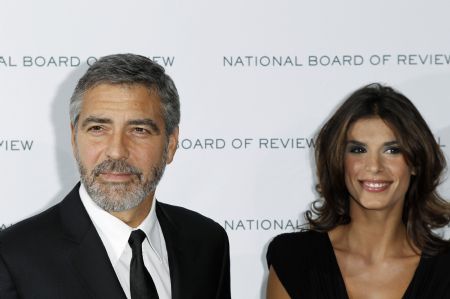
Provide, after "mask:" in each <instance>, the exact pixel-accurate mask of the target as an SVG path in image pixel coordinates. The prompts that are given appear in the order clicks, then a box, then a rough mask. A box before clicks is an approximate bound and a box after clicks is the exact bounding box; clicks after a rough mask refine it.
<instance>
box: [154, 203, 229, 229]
mask: <svg viewBox="0 0 450 299" xmlns="http://www.w3.org/2000/svg"><path fill="white" fill-rule="evenodd" d="M156 214H157V216H158V219H159V221H160V222H161V221H162V220H163V219H164V220H163V221H168V222H169V223H171V224H172V225H174V226H176V227H177V228H180V229H183V230H189V231H191V232H192V233H197V232H198V233H199V234H202V235H203V236H204V235H205V234H207V233H221V234H225V230H224V229H223V227H222V226H221V225H220V224H218V223H217V222H215V221H214V220H212V219H211V218H208V217H206V216H204V215H202V214H200V213H198V212H195V211H192V210H189V209H186V208H184V207H180V206H175V205H171V204H167V203H162V202H160V201H158V202H157V205H156Z"/></svg>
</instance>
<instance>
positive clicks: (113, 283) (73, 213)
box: [60, 184, 126, 299]
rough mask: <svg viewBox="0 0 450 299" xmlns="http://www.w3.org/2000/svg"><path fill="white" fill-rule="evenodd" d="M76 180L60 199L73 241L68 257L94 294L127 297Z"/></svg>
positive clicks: (118, 298) (64, 221) (124, 298)
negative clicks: (69, 190)
mask: <svg viewBox="0 0 450 299" xmlns="http://www.w3.org/2000/svg"><path fill="white" fill-rule="evenodd" d="M79 186H80V185H79V184H77V185H76V186H75V188H74V189H73V190H72V191H71V192H70V193H69V195H67V197H66V198H65V199H64V200H63V202H62V203H61V209H60V211H61V221H62V224H63V229H64V231H65V233H66V237H67V238H69V239H70V240H71V241H72V242H73V246H72V247H71V249H69V260H70V263H71V264H72V266H73V267H74V269H75V270H76V272H77V273H78V274H79V277H80V281H81V282H82V283H83V284H84V285H85V286H86V288H87V289H88V290H89V291H90V293H91V294H92V297H94V298H108V299H126V296H125V293H124V292H123V289H122V287H121V285H120V282H119V280H118V279H117V276H116V274H115V272H114V269H113V267H112V265H111V262H110V260H109V257H108V254H107V252H106V249H105V247H104V246H103V243H102V241H101V239H100V237H99V235H98V233H97V231H96V229H95V227H94V225H93V224H92V221H91V219H90V218H89V215H88V214H87V212H86V209H85V208H84V206H83V204H82V202H81V199H80V196H79V193H78V189H79Z"/></svg>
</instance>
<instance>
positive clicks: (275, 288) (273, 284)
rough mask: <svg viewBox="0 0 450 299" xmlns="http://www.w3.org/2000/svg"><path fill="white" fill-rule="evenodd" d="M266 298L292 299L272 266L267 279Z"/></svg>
mask: <svg viewBox="0 0 450 299" xmlns="http://www.w3.org/2000/svg"><path fill="white" fill-rule="evenodd" d="M266 299H291V297H289V294H288V293H287V291H286V289H285V288H284V286H283V284H282V283H281V281H280V279H279V278H278V275H277V273H276V272H275V269H274V268H273V267H272V266H270V270H269V278H268V280H267V292H266Z"/></svg>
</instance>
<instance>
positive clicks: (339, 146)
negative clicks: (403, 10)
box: [267, 84, 450, 299]
mask: <svg viewBox="0 0 450 299" xmlns="http://www.w3.org/2000/svg"><path fill="white" fill-rule="evenodd" d="M315 158H316V164H317V175H318V184H317V190H318V193H319V194H320V195H321V200H320V201H316V202H315V203H314V204H313V205H312V209H311V210H310V211H308V212H307V213H306V218H307V220H308V222H309V227H310V230H308V231H304V232H298V233H290V234H283V235H280V236H277V237H276V238H275V239H274V240H273V241H272V242H271V244H270V246H269V249H268V253H267V260H268V264H269V267H270V270H269V279H268V287H267V298H268V299H275V298H276V299H283V298H292V299H295V298H314V299H316V298H450V249H449V248H450V242H449V241H448V240H443V239H441V238H439V237H438V236H437V235H436V234H435V233H433V231H432V229H434V228H439V227H443V226H445V225H447V224H448V223H449V221H450V205H449V203H447V202H446V201H445V200H443V199H442V198H441V197H440V196H439V195H438V194H437V192H436V187H437V185H438V184H439V183H440V178H441V173H442V172H443V170H444V169H445V158H444V156H443V153H442V152H441V150H440V147H439V145H438V144H437V143H436V141H435V139H434V137H433V135H432V133H431V131H430V129H429V128H428V126H427V124H426V123H425V121H424V120H423V118H422V116H421V115H420V113H419V112H418V111H417V109H416V108H415V107H414V105H413V104H412V103H411V102H410V101H409V100H408V99H407V98H406V97H405V96H403V95H402V94H400V93H398V92H396V91H394V90H393V89H392V88H390V87H386V86H382V85H379V84H371V85H368V86H365V87H363V88H361V89H359V90H357V91H355V92H354V93H353V94H352V95H351V96H350V97H349V98H348V99H347V100H346V101H345V102H344V103H343V104H342V105H341V106H340V108H339V109H338V110H337V111H336V112H335V113H334V115H333V116H332V117H331V118H330V120H328V122H327V123H326V124H325V125H324V126H323V128H322V129H321V130H320V132H319V135H318V137H317V143H316V149H315Z"/></svg>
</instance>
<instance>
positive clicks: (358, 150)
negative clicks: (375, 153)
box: [348, 145, 366, 154]
mask: <svg viewBox="0 0 450 299" xmlns="http://www.w3.org/2000/svg"><path fill="white" fill-rule="evenodd" d="M348 151H349V152H350V153H353V154H362V153H365V152H366V149H365V148H364V147H363V146H360V145H351V146H350V147H349V149H348Z"/></svg>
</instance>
